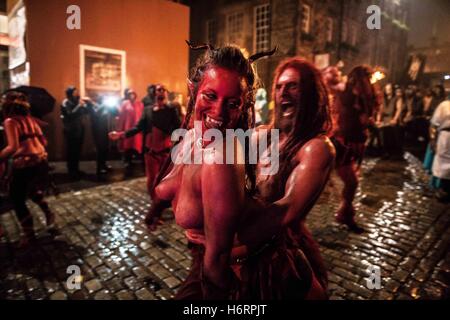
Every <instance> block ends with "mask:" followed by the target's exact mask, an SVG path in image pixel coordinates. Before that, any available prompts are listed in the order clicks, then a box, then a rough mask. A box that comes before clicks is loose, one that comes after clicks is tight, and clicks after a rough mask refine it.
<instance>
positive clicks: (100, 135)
mask: <svg viewBox="0 0 450 320" xmlns="http://www.w3.org/2000/svg"><path fill="white" fill-rule="evenodd" d="M87 110H88V111H89V115H90V117H91V130H92V136H93V138H94V144H95V149H96V152H97V175H98V176H100V175H102V174H106V173H108V171H109V170H110V169H111V167H110V166H108V165H107V163H106V160H107V159H108V146H109V140H108V118H109V113H110V111H109V110H108V108H107V107H106V106H105V105H104V104H103V97H102V96H99V98H98V100H97V103H94V102H92V101H91V100H89V101H88V102H87Z"/></svg>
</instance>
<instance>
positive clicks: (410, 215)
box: [0, 154, 450, 300]
mask: <svg viewBox="0 0 450 320" xmlns="http://www.w3.org/2000/svg"><path fill="white" fill-rule="evenodd" d="M405 159H406V160H405V161H397V162H394V161H387V160H379V159H368V160H367V161H365V162H364V164H363V169H362V172H363V179H362V183H361V187H360V190H359V192H358V195H357V199H356V200H355V203H356V204H357V212H358V216H357V219H358V221H359V222H360V223H361V225H362V226H363V227H364V228H365V229H366V232H365V233H364V234H361V235H357V234H352V233H349V232H348V231H347V230H346V228H344V227H342V226H339V225H337V224H336V223H335V222H334V217H333V215H334V212H335V211H336V208H337V206H338V204H339V196H338V195H339V190H340V187H341V183H340V181H339V180H338V179H337V178H336V177H335V176H333V177H332V179H331V181H330V183H329V185H328V186H327V188H326V190H325V191H324V193H323V195H322V196H321V198H320V199H319V202H318V204H317V205H316V206H315V207H314V208H313V210H312V212H311V213H310V215H309V216H308V219H307V222H308V225H309V226H310V228H311V231H312V233H313V234H314V236H315V238H316V239H317V240H318V241H319V244H320V247H321V251H322V254H323V256H324V258H325V261H326V263H327V267H328V270H329V281H330V283H329V293H330V297H331V299H439V298H444V297H445V296H446V297H448V288H449V285H450V277H449V275H450V253H449V244H450V206H449V205H448V204H447V205H445V204H442V203H439V202H437V201H436V200H435V199H434V198H433V196H432V194H431V193H430V192H429V190H428V187H427V184H428V177H427V176H426V174H425V173H424V172H423V170H422V168H421V163H420V162H419V161H418V160H417V159H416V158H414V157H413V156H411V155H410V154H406V156H405ZM144 181H145V180H144V179H143V178H139V179H134V180H130V181H125V182H118V183H114V184H110V185H104V186H99V187H95V188H90V189H84V190H81V191H76V192H67V193H63V194H61V195H59V196H58V197H57V198H55V197H50V198H48V200H49V204H50V207H51V208H52V209H53V210H54V212H55V213H56V215H57V224H58V234H57V235H55V236H50V235H49V234H48V232H46V230H45V229H44V227H43V221H44V216H43V214H41V212H40V211H39V210H38V209H37V208H36V207H35V206H34V205H32V204H31V203H30V204H29V205H30V208H31V209H32V211H33V212H34V213H37V214H35V226H36V232H37V234H38V241H37V243H36V244H34V245H33V246H32V247H31V248H30V249H28V250H27V251H18V250H16V249H14V246H13V244H14V242H16V241H17V240H18V239H19V236H20V234H19V233H20V229H19V228H18V226H17V221H16V219H15V218H14V215H12V214H11V213H6V214H4V215H2V216H1V217H0V223H1V224H2V225H3V227H4V229H5V233H6V235H5V237H4V238H2V239H1V241H0V299H55V300H59V299H119V300H125V299H170V298H171V297H173V295H174V293H175V292H176V290H177V288H178V287H179V285H180V284H181V283H182V281H183V280H184V279H185V277H186V276H187V274H188V270H189V266H190V263H191V260H190V254H189V251H188V250H187V247H186V244H187V242H186V240H185V237H184V234H183V232H182V231H181V229H180V228H179V227H177V226H176V225H175V223H174V220H173V217H172V215H171V213H170V212H168V211H166V213H165V214H164V219H165V220H166V221H165V224H164V225H163V226H162V227H160V228H159V229H158V230H157V231H156V232H154V233H151V234H149V233H148V232H147V231H146V229H145V228H144V226H143V224H142V218H143V213H145V212H146V211H147V208H148V206H149V200H148V196H147V194H146V188H145V182H144ZM70 265H77V266H79V267H80V268H81V276H82V283H81V289H80V290H75V289H72V290H71V289H69V288H67V287H66V280H67V279H68V277H69V276H70V275H69V274H68V273H67V268H68V266H70ZM370 267H379V268H380V270H381V289H379V290H376V289H373V290H370V289H368V288H367V285H366V278H367V277H368V276H369V275H370V273H369V272H368V271H367V270H368V268H370Z"/></svg>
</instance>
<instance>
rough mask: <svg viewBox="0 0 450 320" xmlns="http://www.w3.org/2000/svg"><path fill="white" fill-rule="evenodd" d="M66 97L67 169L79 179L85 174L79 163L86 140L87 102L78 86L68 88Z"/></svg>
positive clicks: (64, 112)
mask: <svg viewBox="0 0 450 320" xmlns="http://www.w3.org/2000/svg"><path fill="white" fill-rule="evenodd" d="M66 97H67V98H66V99H65V100H64V101H63V103H62V105H61V118H62V121H63V127H64V137H65V140H66V152H67V170H68V172H69V175H70V177H71V179H74V180H78V179H80V178H81V176H82V175H83V174H84V173H83V172H82V171H80V168H79V165H80V157H81V150H82V147H83V141H84V131H85V126H84V116H85V115H86V113H87V109H86V102H85V100H84V99H80V94H79V93H78V90H77V88H75V87H73V86H70V87H68V88H67V90H66Z"/></svg>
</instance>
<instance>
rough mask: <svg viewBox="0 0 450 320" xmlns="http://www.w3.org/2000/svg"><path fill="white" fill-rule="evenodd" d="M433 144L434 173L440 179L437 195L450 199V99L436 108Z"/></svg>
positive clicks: (432, 127)
mask: <svg viewBox="0 0 450 320" xmlns="http://www.w3.org/2000/svg"><path fill="white" fill-rule="evenodd" d="M431 146H432V149H433V151H434V153H435V157H434V161H433V166H432V173H433V176H434V177H436V178H438V179H439V183H438V190H437V193H436V196H437V198H438V199H439V200H441V201H445V202H448V201H450V101H449V100H447V101H444V102H441V104H439V106H438V107H437V108H436V110H435V112H434V114H433V117H432V118H431Z"/></svg>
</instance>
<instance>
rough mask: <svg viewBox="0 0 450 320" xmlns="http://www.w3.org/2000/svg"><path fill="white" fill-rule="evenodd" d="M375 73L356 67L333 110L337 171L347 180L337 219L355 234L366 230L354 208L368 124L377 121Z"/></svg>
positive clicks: (337, 98)
mask: <svg viewBox="0 0 450 320" xmlns="http://www.w3.org/2000/svg"><path fill="white" fill-rule="evenodd" d="M372 73H373V72H372V70H371V69H370V68H369V67H367V66H358V67H356V68H354V69H353V70H352V71H351V72H350V74H349V75H348V80H347V83H346V86H345V90H344V91H342V92H337V94H336V96H335V99H334V103H333V112H332V114H333V117H334V121H333V123H334V125H335V126H334V128H333V133H332V140H333V142H334V144H335V146H336V150H337V157H336V158H337V159H336V171H337V174H338V175H339V177H340V178H341V179H342V181H343V182H344V188H343V190H342V201H341V204H340V207H339V210H338V212H337V214H336V220H337V221H338V222H339V223H342V224H345V225H347V226H348V227H349V228H350V230H352V231H354V232H356V233H361V232H363V231H364V229H363V228H361V227H359V226H358V225H357V223H356V221H355V209H354V207H353V199H354V198H355V194H356V190H357V188H358V172H359V167H360V165H361V162H362V160H363V156H364V150H365V143H366V140H367V137H368V127H369V125H370V124H371V123H374V122H375V116H376V112H377V110H378V108H379V106H380V101H379V97H380V95H379V93H378V90H377V89H376V87H375V85H373V84H371V76H372Z"/></svg>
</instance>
